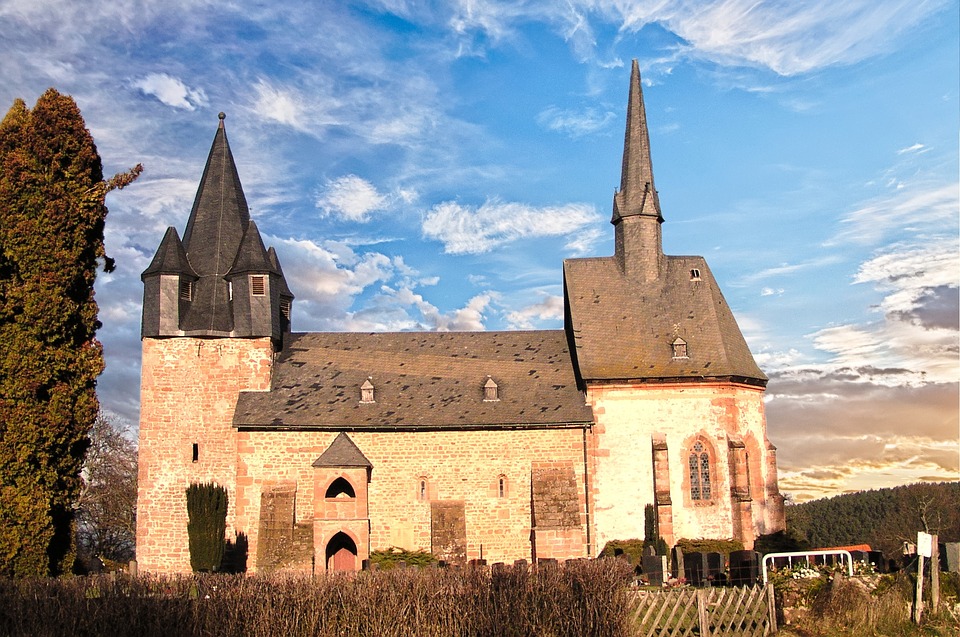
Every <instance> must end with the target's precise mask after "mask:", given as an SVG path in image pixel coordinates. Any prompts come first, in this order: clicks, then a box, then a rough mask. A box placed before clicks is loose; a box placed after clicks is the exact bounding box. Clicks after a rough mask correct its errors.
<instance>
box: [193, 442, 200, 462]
mask: <svg viewBox="0 0 960 637" xmlns="http://www.w3.org/2000/svg"><path fill="white" fill-rule="evenodd" d="M199 461H200V445H199V444H197V443H193V462H199Z"/></svg>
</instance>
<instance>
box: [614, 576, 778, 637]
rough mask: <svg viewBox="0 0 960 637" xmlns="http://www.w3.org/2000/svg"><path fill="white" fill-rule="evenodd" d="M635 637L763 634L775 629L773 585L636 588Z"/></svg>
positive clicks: (754, 636)
mask: <svg viewBox="0 0 960 637" xmlns="http://www.w3.org/2000/svg"><path fill="white" fill-rule="evenodd" d="M634 601H635V603H636V607H635V608H634V609H633V611H632V613H631V615H630V618H631V625H632V628H633V635H635V636H636V637H694V636H695V637H764V636H765V635H771V634H773V633H775V632H776V631H777V618H776V609H775V606H774V601H773V586H772V585H771V584H767V585H766V586H754V587H746V586H738V587H731V588H701V589H692V588H685V589H676V590H666V591H637V592H636V593H635V598H634Z"/></svg>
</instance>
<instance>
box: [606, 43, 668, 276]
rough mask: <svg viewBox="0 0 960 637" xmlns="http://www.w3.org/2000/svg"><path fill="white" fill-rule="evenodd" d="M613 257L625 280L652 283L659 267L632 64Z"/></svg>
mask: <svg viewBox="0 0 960 637" xmlns="http://www.w3.org/2000/svg"><path fill="white" fill-rule="evenodd" d="M610 223H612V224H613V227H614V250H615V252H614V257H615V258H616V261H617V264H618V265H619V266H620V270H621V271H622V272H623V273H624V274H626V275H627V276H628V277H630V278H633V279H638V280H641V281H654V280H656V279H658V278H659V277H660V272H661V268H662V266H663V262H664V257H663V236H662V234H661V231H660V224H661V223H663V215H661V214H660V198H659V197H658V196H657V188H656V186H654V184H653V162H652V161H651V159H650V133H649V132H648V130H647V113H646V110H645V109H644V106H643V89H642V88H641V86H640V65H639V64H638V63H637V61H636V60H634V61H633V69H632V70H631V73H630V98H629V101H628V102H627V130H626V133H625V134H624V138H623V167H622V171H621V174H620V190H619V191H618V192H617V193H616V194H615V195H614V196H613V219H611V220H610Z"/></svg>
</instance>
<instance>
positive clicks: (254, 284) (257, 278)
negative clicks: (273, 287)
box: [250, 274, 267, 296]
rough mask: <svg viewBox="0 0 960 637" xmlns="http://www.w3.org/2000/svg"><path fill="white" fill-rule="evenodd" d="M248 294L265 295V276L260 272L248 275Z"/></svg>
mask: <svg viewBox="0 0 960 637" xmlns="http://www.w3.org/2000/svg"><path fill="white" fill-rule="evenodd" d="M250 294H252V295H253V296H266V294H267V277H265V276H263V275H262V274H255V275H253V276H251V277H250Z"/></svg>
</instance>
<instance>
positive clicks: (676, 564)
mask: <svg viewBox="0 0 960 637" xmlns="http://www.w3.org/2000/svg"><path fill="white" fill-rule="evenodd" d="M672 552H673V565H672V570H671V571H670V572H671V573H673V576H674V577H676V578H677V579H680V578H681V577H685V575H684V572H685V571H684V566H683V551H682V550H680V547H679V546H675V547H673V551H672Z"/></svg>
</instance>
